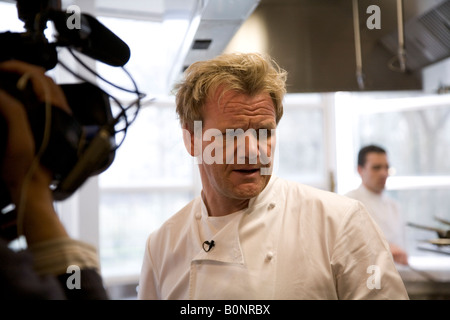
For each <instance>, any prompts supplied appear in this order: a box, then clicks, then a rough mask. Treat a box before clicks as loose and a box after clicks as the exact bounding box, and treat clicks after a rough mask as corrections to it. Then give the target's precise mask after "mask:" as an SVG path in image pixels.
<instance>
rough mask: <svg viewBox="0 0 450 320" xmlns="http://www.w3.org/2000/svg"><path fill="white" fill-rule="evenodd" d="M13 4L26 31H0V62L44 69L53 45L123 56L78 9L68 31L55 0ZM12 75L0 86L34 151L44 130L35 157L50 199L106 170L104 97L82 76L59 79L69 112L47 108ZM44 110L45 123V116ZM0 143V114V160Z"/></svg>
mask: <svg viewBox="0 0 450 320" xmlns="http://www.w3.org/2000/svg"><path fill="white" fill-rule="evenodd" d="M17 9H18V14H19V17H20V18H21V20H23V21H24V26H25V28H26V32H23V33H12V32H9V31H8V32H4V33H1V34H0V45H1V47H2V50H1V51H0V61H5V60H11V59H14V60H20V61H24V62H27V63H30V64H35V65H39V66H42V67H43V68H45V69H46V70H50V69H52V68H54V67H55V66H56V64H57V62H58V55H57V49H56V48H57V46H63V47H71V48H74V49H75V50H77V51H79V52H82V53H84V54H86V55H88V56H91V58H94V59H96V60H100V61H102V62H105V63H107V64H110V65H112V66H122V65H124V64H125V63H126V62H127V61H128V58H129V55H130V51H129V48H128V46H127V45H126V44H125V43H124V42H122V41H121V40H120V39H119V38H118V37H117V36H115V35H114V34H113V33H112V32H111V31H109V29H107V28H106V27H104V26H103V25H102V24H100V22H98V21H97V20H96V19H95V18H93V17H92V16H90V15H87V14H82V16H81V17H80V18H81V19H82V24H81V29H80V30H74V29H69V28H67V25H66V20H67V19H68V18H69V16H70V15H69V14H68V13H66V12H62V11H61V10H59V1H55V0H17ZM50 20H51V21H53V23H54V25H55V28H56V30H57V31H58V37H57V41H56V43H50V42H49V41H48V40H47V39H46V37H45V36H44V29H45V28H46V23H47V21H50ZM111 49H114V50H111ZM18 80H19V75H17V74H15V73H9V72H0V89H2V90H5V91H6V92H8V93H9V94H10V95H12V96H14V97H15V98H16V99H18V100H19V101H21V102H22V103H23V104H24V106H25V108H26V112H27V115H28V119H29V122H30V126H31V129H32V133H33V136H34V140H35V144H36V150H39V148H40V147H41V146H42V142H43V136H44V131H45V130H50V131H49V133H50V135H49V139H48V141H47V143H46V145H45V146H44V147H45V150H44V152H43V153H42V155H41V157H40V161H41V164H42V165H44V166H46V167H47V168H48V169H50V170H51V171H52V173H53V184H52V186H49V188H51V189H52V191H53V196H54V199H55V200H64V199H66V198H68V197H69V196H70V195H72V194H73V192H75V191H76V190H77V189H78V188H79V187H80V186H81V185H82V184H83V183H84V182H85V181H86V180H87V179H88V178H89V177H90V176H93V175H96V174H99V173H101V172H103V171H104V170H106V169H107V168H108V167H109V166H110V165H111V163H112V162H113V160H114V156H115V150H116V148H117V145H116V142H115V133H116V131H115V128H114V125H115V124H116V123H117V119H114V117H113V115H112V111H111V105H110V96H109V95H108V94H107V93H105V92H104V91H103V90H102V89H100V88H99V87H97V86H96V85H94V84H91V83H89V82H86V81H83V82H81V83H75V84H60V87H61V88H62V90H63V92H64V94H65V96H66V99H67V101H68V104H69V107H70V108H71V110H72V115H69V114H68V113H66V112H65V111H63V110H62V109H60V108H58V107H54V106H50V110H49V108H48V107H46V106H45V103H44V102H42V101H39V100H38V99H37V97H36V96H35V93H34V91H33V89H32V86H31V83H28V84H27V85H26V86H25V87H24V88H19V87H18V86H17V83H18ZM48 112H50V119H51V121H50V123H47V120H46V119H48V118H49V117H48ZM47 133H48V132H47ZM6 142H7V131H6V126H5V123H4V119H2V118H1V117H0V161H1V159H3V156H4V150H5V146H6ZM10 203H11V199H10V197H9V193H8V191H7V189H6V187H5V185H4V183H3V182H2V181H0V210H2V211H3V209H4V208H6V207H7V206H9V205H10ZM11 212H12V214H11V215H6V214H1V215H0V227H1V228H0V235H2V233H7V234H8V236H6V237H9V238H11V234H10V233H11V232H6V231H5V230H6V229H8V228H9V227H10V225H11V220H14V210H12V211H11ZM11 216H12V218H11ZM6 225H7V227H5V226H6ZM3 236H4V234H3Z"/></svg>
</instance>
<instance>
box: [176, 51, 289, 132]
mask: <svg viewBox="0 0 450 320" xmlns="http://www.w3.org/2000/svg"><path fill="white" fill-rule="evenodd" d="M286 77H287V72H286V71H285V70H283V69H281V68H280V67H279V66H278V65H277V63H276V62H275V61H274V60H273V59H272V58H270V57H269V56H267V55H265V56H264V55H261V54H258V53H227V54H222V55H219V56H218V57H216V58H214V59H211V60H206V61H199V62H195V63H193V64H192V65H191V66H190V67H189V68H187V69H186V71H185V73H184V80H183V81H181V82H179V83H177V84H176V85H175V87H174V91H175V92H176V105H177V108H176V111H177V114H178V117H179V119H180V122H181V124H182V125H186V126H187V127H188V128H192V127H193V123H194V121H196V120H202V107H203V105H204V104H205V102H206V100H207V98H208V95H209V94H210V93H213V92H215V90H216V89H217V88H218V87H219V86H224V87H225V89H226V90H233V91H237V92H239V93H244V94H247V95H255V94H260V93H266V92H267V93H269V95H270V96H271V98H272V101H273V104H274V107H275V115H276V122H277V124H278V122H279V121H280V119H281V116H282V115H283V103H282V101H283V98H284V95H285V94H286ZM222 94H223V93H222Z"/></svg>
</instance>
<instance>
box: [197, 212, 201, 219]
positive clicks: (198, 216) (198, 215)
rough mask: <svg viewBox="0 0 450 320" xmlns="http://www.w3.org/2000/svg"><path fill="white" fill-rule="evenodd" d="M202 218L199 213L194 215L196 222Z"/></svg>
mask: <svg viewBox="0 0 450 320" xmlns="http://www.w3.org/2000/svg"><path fill="white" fill-rule="evenodd" d="M201 217H202V213H201V212H197V213H196V214H195V218H196V219H197V220H198V219H200V218H201Z"/></svg>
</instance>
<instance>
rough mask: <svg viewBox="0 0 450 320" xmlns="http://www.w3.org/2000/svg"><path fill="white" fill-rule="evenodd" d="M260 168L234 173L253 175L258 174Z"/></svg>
mask: <svg viewBox="0 0 450 320" xmlns="http://www.w3.org/2000/svg"><path fill="white" fill-rule="evenodd" d="M259 170H260V169H259V168H251V169H235V170H233V171H236V172H239V173H242V174H252V173H256V172H259Z"/></svg>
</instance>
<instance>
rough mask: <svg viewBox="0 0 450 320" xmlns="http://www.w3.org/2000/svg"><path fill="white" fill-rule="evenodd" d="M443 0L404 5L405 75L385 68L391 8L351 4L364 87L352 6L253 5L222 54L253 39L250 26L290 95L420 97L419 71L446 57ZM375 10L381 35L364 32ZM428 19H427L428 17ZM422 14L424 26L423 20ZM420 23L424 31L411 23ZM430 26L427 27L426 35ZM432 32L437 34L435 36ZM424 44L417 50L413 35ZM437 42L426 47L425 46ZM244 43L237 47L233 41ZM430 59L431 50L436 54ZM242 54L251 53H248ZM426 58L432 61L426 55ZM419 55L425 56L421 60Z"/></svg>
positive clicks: (382, 3)
mask: <svg viewBox="0 0 450 320" xmlns="http://www.w3.org/2000/svg"><path fill="white" fill-rule="evenodd" d="M449 2H450V1H449V0H446V1H444V0H404V1H403V10H402V11H403V21H404V24H405V38H406V62H407V70H405V71H404V72H400V71H398V70H396V68H392V65H391V63H392V61H394V60H395V55H397V48H398V41H397V34H398V26H397V21H398V20H397V7H396V3H397V1H393V0H377V1H373V0H359V1H357V2H356V3H357V4H358V9H359V10H358V17H359V28H358V29H359V33H360V37H359V39H360V41H361V59H362V73H363V80H364V87H363V89H361V87H360V85H359V84H358V81H357V75H356V50H355V39H356V38H355V29H354V25H353V21H354V20H353V7H352V5H353V1H352V0H261V2H260V4H259V6H258V7H257V8H256V10H255V11H254V12H253V14H252V15H251V16H250V17H249V19H248V20H247V21H246V23H244V24H243V26H242V28H241V29H240V30H239V31H238V33H237V34H236V35H235V37H234V38H233V39H232V40H231V43H230V46H229V47H228V48H227V50H230V51H235V50H238V51H239V50H240V49H241V48H243V46H242V45H236V46H234V45H233V44H234V43H240V44H242V43H245V39H249V38H251V35H252V34H255V31H254V29H252V27H253V28H254V22H255V21H256V20H257V21H258V23H259V24H260V25H262V26H263V27H264V33H265V35H264V41H265V46H264V47H259V48H258V50H264V51H265V52H267V53H269V54H271V55H272V56H273V57H274V58H275V59H276V60H277V61H278V62H279V64H280V65H281V66H282V67H284V68H285V69H286V70H287V71H288V72H289V75H288V90H289V91H290V92H328V91H359V90H420V89H421V88H422V79H421V69H422V68H423V67H424V66H426V65H430V64H433V63H435V62H438V61H440V60H442V59H444V58H446V57H449V56H450V43H449V40H448V39H449V38H448V35H449V33H450V23H449V20H448V19H449V12H448V11H449V9H448V7H449ZM372 4H376V5H378V6H379V8H380V17H381V19H380V20H381V28H380V29H369V28H368V27H367V26H366V20H367V19H368V18H369V16H370V14H368V13H367V12H366V10H367V9H368V7H369V6H370V5H372ZM433 10H436V12H434V13H432V14H430V12H431V11H433ZM425 15H426V18H427V19H424V18H423V16H425ZM419 21H420V22H422V21H427V22H428V24H425V23H421V24H419V23H418V22H419ZM430 21H431V22H434V24H437V25H438V26H434V28H433V29H432V30H433V31H431V32H430V30H431V29H430V24H431V23H430ZM438 31H439V34H438V33H437V32H438ZM425 33H428V34H430V36H429V37H428V38H427V39H428V40H429V41H428V42H426V43H424V47H422V48H420V47H419V46H417V45H415V43H417V42H419V41H420V39H421V38H420V37H421V36H420V34H425ZM432 38H437V39H436V40H439V42H440V44H439V46H438V45H434V44H432V43H436V42H432V41H431V40H430V39H432ZM238 40H244V41H238ZM438 49H439V52H438V54H434V52H433V51H437V50H438ZM245 50H252V48H251V47H247V48H245ZM432 53H433V54H434V55H433V54H432ZM419 55H422V56H423V55H426V58H427V60H426V61H425V60H424V59H423V58H422V57H419Z"/></svg>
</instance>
